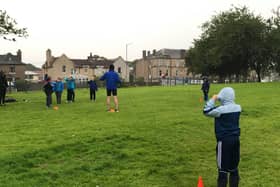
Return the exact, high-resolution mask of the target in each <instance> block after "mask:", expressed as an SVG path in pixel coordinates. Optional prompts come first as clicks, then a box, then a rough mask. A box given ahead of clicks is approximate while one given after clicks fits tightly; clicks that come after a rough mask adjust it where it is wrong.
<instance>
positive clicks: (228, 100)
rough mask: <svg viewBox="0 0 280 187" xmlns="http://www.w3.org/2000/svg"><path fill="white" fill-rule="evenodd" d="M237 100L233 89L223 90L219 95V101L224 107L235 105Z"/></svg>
mask: <svg viewBox="0 0 280 187" xmlns="http://www.w3.org/2000/svg"><path fill="white" fill-rule="evenodd" d="M234 99H235V94H234V90H233V89H232V88H231V87H226V88H223V89H222V90H221V91H220V92H219V94H218V100H219V101H220V102H221V104H222V105H227V104H233V103H234Z"/></svg>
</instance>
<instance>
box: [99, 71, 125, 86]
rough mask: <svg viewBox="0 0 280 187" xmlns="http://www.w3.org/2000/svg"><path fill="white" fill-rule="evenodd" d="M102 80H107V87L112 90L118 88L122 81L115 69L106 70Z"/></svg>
mask: <svg viewBox="0 0 280 187" xmlns="http://www.w3.org/2000/svg"><path fill="white" fill-rule="evenodd" d="M100 80H101V81H104V80H106V88H107V89H110V90H114V89H117V84H118V83H121V80H120V78H119V75H118V74H117V73H116V72H115V71H114V70H110V71H108V72H106V73H105V74H104V75H103V76H102V77H101V78H100Z"/></svg>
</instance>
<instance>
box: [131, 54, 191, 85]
mask: <svg viewBox="0 0 280 187" xmlns="http://www.w3.org/2000/svg"><path fill="white" fill-rule="evenodd" d="M142 54H143V55H142V58H141V59H138V60H136V62H135V78H136V80H137V79H140V78H143V79H144V82H158V81H160V80H161V79H162V78H171V79H183V78H185V77H186V76H187V68H186V66H185V54H186V50H183V49H161V50H159V51H156V50H153V52H152V53H150V51H148V52H147V53H146V50H144V51H143V53H142Z"/></svg>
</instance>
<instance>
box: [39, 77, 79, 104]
mask: <svg viewBox="0 0 280 187" xmlns="http://www.w3.org/2000/svg"><path fill="white" fill-rule="evenodd" d="M65 83H66V85H67V102H68V103H70V102H74V101H75V87H76V86H75V79H74V78H73V77H72V76H70V77H69V78H65ZM43 89H44V92H45V94H46V106H47V108H50V107H51V105H52V94H53V92H54V93H55V95H56V103H57V104H61V97H62V93H63V90H64V82H63V81H62V78H60V77H58V78H57V80H55V81H52V80H51V77H47V78H46V80H45V85H44V87H43Z"/></svg>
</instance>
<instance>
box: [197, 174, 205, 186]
mask: <svg viewBox="0 0 280 187" xmlns="http://www.w3.org/2000/svg"><path fill="white" fill-rule="evenodd" d="M197 187H204V185H203V181H202V177H201V176H199V178H198V182H197Z"/></svg>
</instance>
